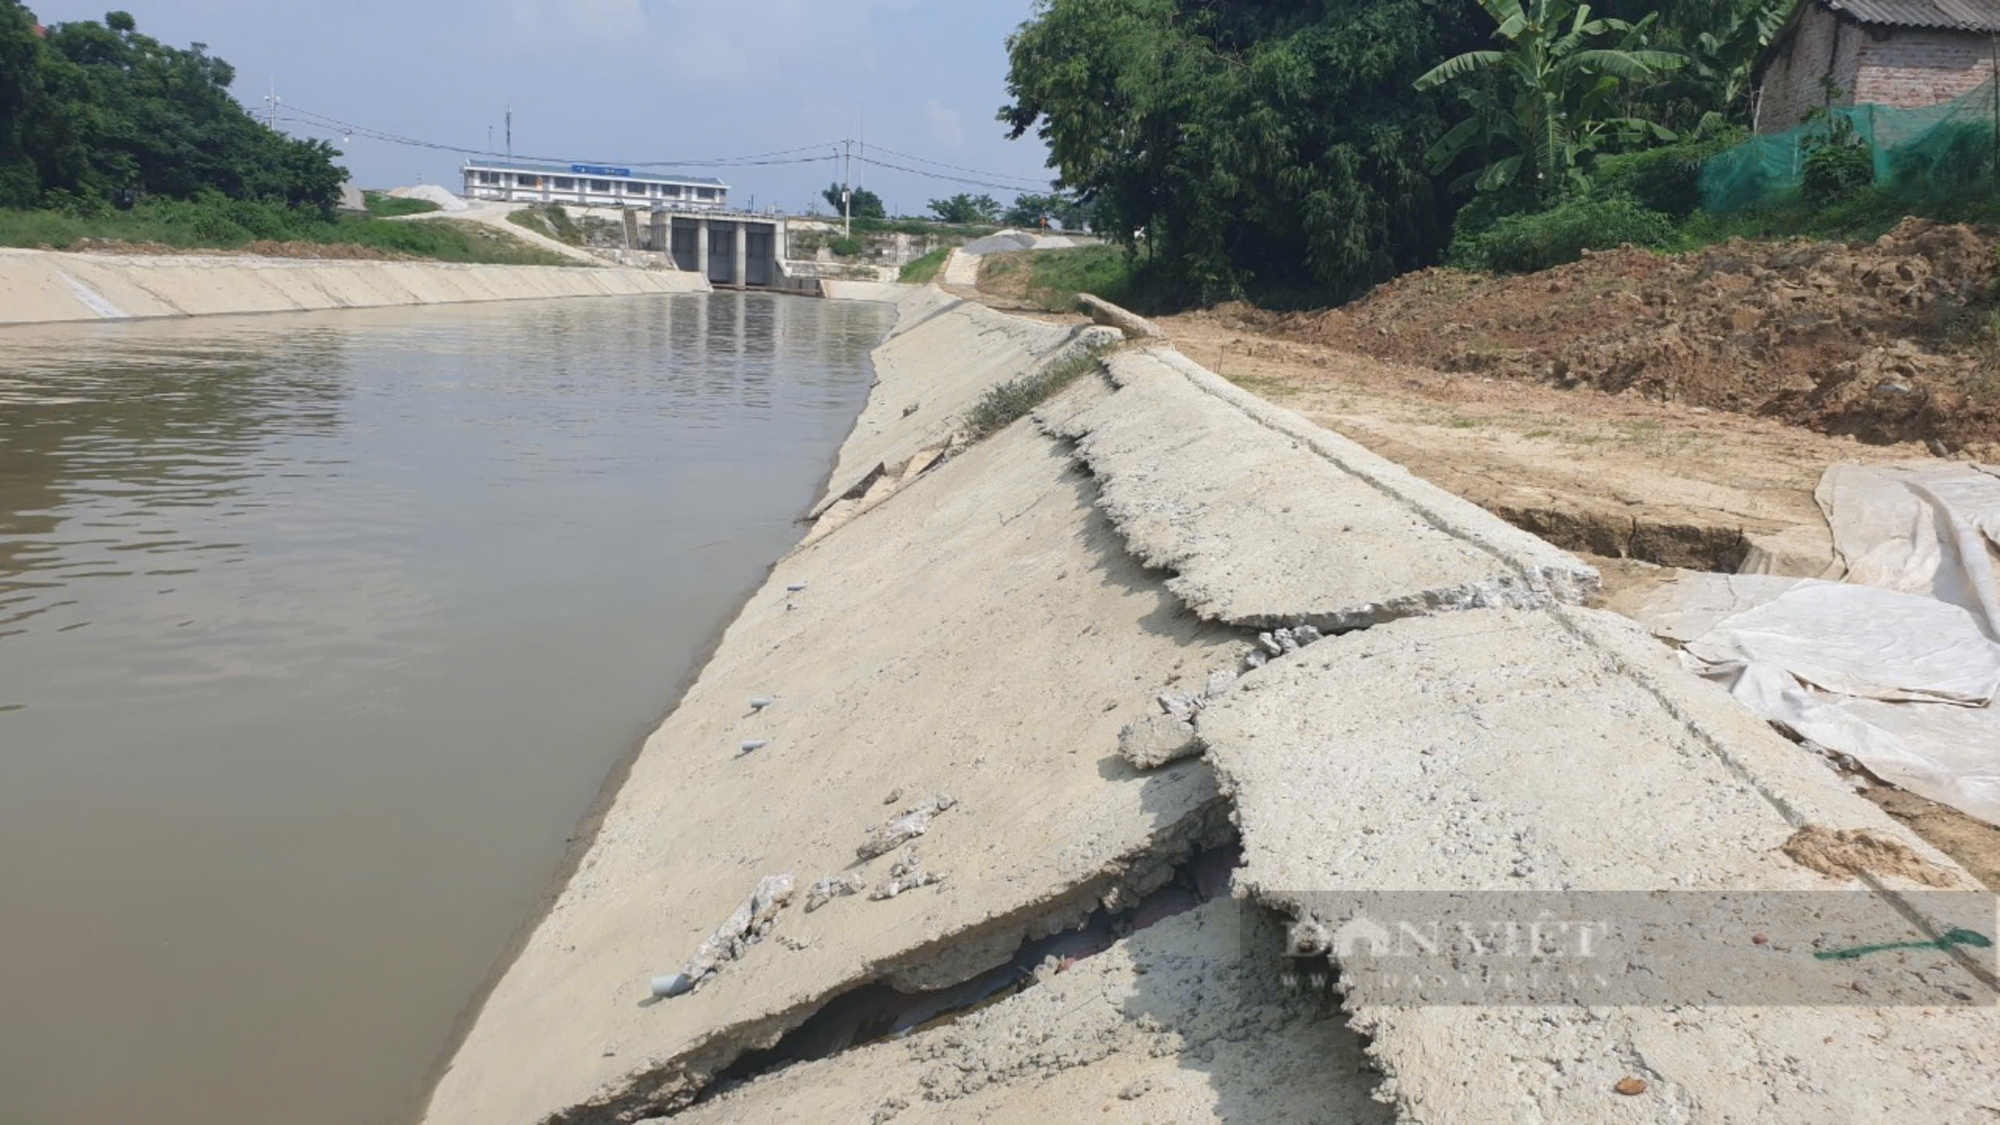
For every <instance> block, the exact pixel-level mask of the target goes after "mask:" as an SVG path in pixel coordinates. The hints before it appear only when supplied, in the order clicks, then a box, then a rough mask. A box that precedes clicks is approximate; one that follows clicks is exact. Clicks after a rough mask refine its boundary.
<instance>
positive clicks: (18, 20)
mask: <svg viewBox="0 0 2000 1125" xmlns="http://www.w3.org/2000/svg"><path fill="white" fill-rule="evenodd" d="M33 24H34V17H33V15H32V13H30V12H29V11H28V10H27V9H26V8H25V7H24V6H22V5H21V4H20V3H19V2H18V0H0V106H5V105H9V104H10V103H11V105H12V106H14V107H18V108H17V109H15V111H14V112H10V113H7V114H5V115H4V116H0V202H6V203H9V204H11V205H14V206H27V205H31V204H33V203H36V202H45V201H50V200H56V201H69V202H71V203H74V204H76V205H80V206H90V205H102V203H103V202H104V201H107V200H121V201H122V200H127V199H136V198H140V197H145V196H158V197H166V198H170V199H193V198H195V197H196V196H198V195H200V194H202V193H204V192H216V193H219V194H222V195H224V196H227V197H229V198H231V199H254V200H264V201H270V202H279V203H285V204H288V205H291V206H299V207H311V208H317V209H319V210H322V211H324V212H327V213H331V210H332V207H333V205H334V203H335V202H336V201H337V200H338V198H339V189H340V184H341V181H342V180H344V179H345V178H346V174H345V172H344V171H342V170H341V169H340V168H339V167H337V166H336V165H335V164H334V158H335V157H336V155H337V154H336V153H335V152H334V150H333V149H332V147H331V146H329V145H327V144H326V143H324V142H321V141H306V140H295V139H293V138H290V137H286V136H283V135H282V134H279V133H275V132H273V131H271V130H270V129H268V128H266V127H265V126H264V125H263V124H262V123H260V122H258V121H257V120H256V119H255V118H253V117H252V116H251V115H250V114H249V113H248V112H246V111H245V110H244V108H243V107H242V106H241V105H240V104H238V103H237V101H236V99H235V98H233V97H231V96H230V94H229V86H230V84H231V83H232V82H233V81H235V77H236V72H235V70H234V68H232V67H231V66H230V65H229V64H228V63H226V62H224V61H222V60H221V59H217V58H213V57H211V56H210V55H209V54H208V53H207V48H206V47H204V46H203V45H201V44H199V43H196V44H193V45H192V46H190V47H188V48H187V49H185V50H183V49H178V48H174V47H169V46H166V45H165V44H162V43H160V42H158V41H157V40H154V39H151V38H149V37H147V36H145V35H141V34H139V32H138V29H137V25H136V23H135V21H134V20H133V19H132V17H131V16H130V15H129V14H128V13H125V12H111V13H109V14H108V15H106V16H105V19H104V22H102V23H97V22H92V21H78V22H72V23H63V24H57V25H55V26H53V27H51V28H49V29H48V32H47V38H46V39H36V38H35V37H34V36H33V34H32V29H33ZM29 165H32V168H33V171H32V173H29V172H28V171H27V170H26V169H27V166H29Z"/></svg>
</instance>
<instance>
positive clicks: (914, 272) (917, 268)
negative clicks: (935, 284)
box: [900, 246, 952, 285]
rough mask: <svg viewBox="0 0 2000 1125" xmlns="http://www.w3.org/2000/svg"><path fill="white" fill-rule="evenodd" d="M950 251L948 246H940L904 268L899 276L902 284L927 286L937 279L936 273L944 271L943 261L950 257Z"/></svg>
mask: <svg viewBox="0 0 2000 1125" xmlns="http://www.w3.org/2000/svg"><path fill="white" fill-rule="evenodd" d="M951 251H952V248H951V247H949V246H940V247H938V248H937V249H935V250H933V251H931V252H930V253H928V254H925V255H924V256H923V257H921V258H918V259H916V260H915V261H912V262H911V263H910V264H908V265H906V266H904V267H903V272H902V274H901V275H900V278H901V280H902V282H903V284H905V285H929V284H930V283H931V282H932V281H934V280H936V279H937V275H938V271H940V270H942V269H944V264H945V261H946V260H947V259H949V258H950V257H951Z"/></svg>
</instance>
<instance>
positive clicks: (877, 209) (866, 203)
mask: <svg viewBox="0 0 2000 1125" xmlns="http://www.w3.org/2000/svg"><path fill="white" fill-rule="evenodd" d="M840 191H841V189H840V185H839V184H828V185H827V186H826V190H825V191H823V192H821V193H820V194H821V195H823V196H825V197H826V203H827V206H829V207H831V208H833V213H834V214H836V215H840V214H844V213H845V209H844V206H843V204H842V203H841V198H840ZM854 217H855V218H857V219H886V218H888V217H889V209H888V208H887V207H884V206H882V197H881V196H879V195H876V194H875V193H874V192H872V191H869V190H868V189H867V188H865V187H858V188H855V189H854Z"/></svg>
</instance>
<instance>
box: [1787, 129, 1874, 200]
mask: <svg viewBox="0 0 2000 1125" xmlns="http://www.w3.org/2000/svg"><path fill="white" fill-rule="evenodd" d="M1874 182H1875V150H1874V149H1873V148H1870V147H1869V146H1867V145H1865V144H1842V143H1838V142H1831V143H1827V144H1822V145H1817V146H1815V147H1814V148H1813V150H1812V152H1811V154H1810V155H1808V156H1807V157H1806V165H1805V175H1804V177H1803V179H1802V180H1801V182H1800V185H1799V194H1800V196H1801V197H1803V198H1804V199H1805V201H1806V202H1808V203H1813V204H1819V205H1822V206H1824V205H1825V204H1828V203H1836V202H1838V201H1840V200H1843V199H1846V198H1848V197H1850V196H1852V195H1854V194H1856V193H1857V192H1859V191H1861V190H1862V189H1863V188H1866V187H1868V186H1869V185H1871V184H1873V183H1874Z"/></svg>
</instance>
